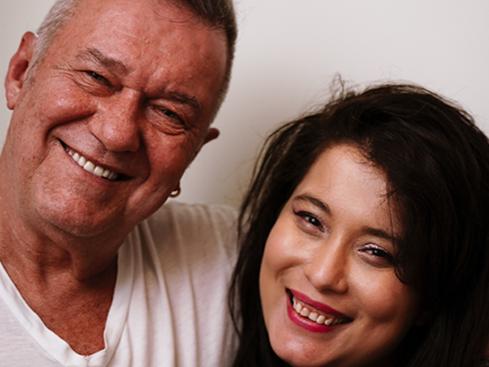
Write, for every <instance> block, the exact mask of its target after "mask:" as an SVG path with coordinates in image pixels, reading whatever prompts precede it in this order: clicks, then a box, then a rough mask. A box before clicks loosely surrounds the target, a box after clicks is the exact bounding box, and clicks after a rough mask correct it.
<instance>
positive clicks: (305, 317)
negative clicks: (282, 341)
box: [287, 289, 352, 333]
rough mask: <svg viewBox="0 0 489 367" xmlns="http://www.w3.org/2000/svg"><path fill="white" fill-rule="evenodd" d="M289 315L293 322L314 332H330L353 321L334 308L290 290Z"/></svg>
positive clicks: (288, 300) (288, 291)
mask: <svg viewBox="0 0 489 367" xmlns="http://www.w3.org/2000/svg"><path fill="white" fill-rule="evenodd" d="M287 294H288V295H289V297H288V298H287V314H288V316H289V318H290V319H291V321H292V322H294V323H295V324H297V325H299V326H301V327H302V328H304V329H306V330H309V331H312V332H322V333H324V332H329V331H332V330H334V329H335V328H336V327H337V326H339V325H343V324H346V323H348V322H351V321H352V319H351V318H349V317H348V316H346V315H344V314H342V313H341V312H339V311H337V310H335V309H334V308H332V307H330V306H328V305H326V304H324V303H321V302H317V301H314V300H312V299H311V298H309V297H307V296H306V295H305V294H303V293H300V292H298V291H295V290H291V289H288V290H287Z"/></svg>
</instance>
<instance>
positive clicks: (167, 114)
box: [154, 106, 187, 128]
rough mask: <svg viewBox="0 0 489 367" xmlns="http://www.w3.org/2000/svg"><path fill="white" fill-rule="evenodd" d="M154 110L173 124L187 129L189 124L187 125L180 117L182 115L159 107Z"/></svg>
mask: <svg viewBox="0 0 489 367" xmlns="http://www.w3.org/2000/svg"><path fill="white" fill-rule="evenodd" d="M154 109H155V110H156V111H157V112H158V114H160V115H161V116H164V117H165V118H168V119H170V120H171V121H172V122H173V123H175V124H177V125H180V126H182V127H183V128H187V124H186V123H185V120H184V119H183V118H182V117H180V115H179V114H178V113H176V112H175V111H173V110H170V109H168V108H164V107H158V106H156V107H154Z"/></svg>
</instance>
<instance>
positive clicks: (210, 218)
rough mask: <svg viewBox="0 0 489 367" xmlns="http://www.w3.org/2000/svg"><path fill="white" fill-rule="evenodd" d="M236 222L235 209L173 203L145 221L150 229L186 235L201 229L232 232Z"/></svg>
mask: <svg viewBox="0 0 489 367" xmlns="http://www.w3.org/2000/svg"><path fill="white" fill-rule="evenodd" d="M236 220H237V211H236V209H234V208H232V207H230V206H227V205H218V204H187V203H180V202H174V201H173V202H169V203H166V204H165V205H163V206H162V207H161V208H160V209H159V210H157V211H156V212H155V213H154V214H153V215H151V216H150V217H149V218H148V219H147V222H148V224H149V225H150V226H151V227H154V226H157V227H160V228H166V229H170V228H179V229H185V233H186V234H192V232H193V231H198V230H199V229H202V227H205V229H207V230H215V231H225V230H228V229H233V230H234V229H235V226H236Z"/></svg>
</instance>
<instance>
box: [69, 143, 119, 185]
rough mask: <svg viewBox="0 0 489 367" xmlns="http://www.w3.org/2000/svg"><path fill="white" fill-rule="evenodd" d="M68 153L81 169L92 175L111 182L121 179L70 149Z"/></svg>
mask: <svg viewBox="0 0 489 367" xmlns="http://www.w3.org/2000/svg"><path fill="white" fill-rule="evenodd" d="M66 152H67V153H68V154H69V155H70V157H71V158H72V159H73V160H74V161H75V162H76V163H77V164H78V165H79V166H80V167H82V168H83V169H84V170H85V171H87V172H90V173H91V174H93V175H95V176H97V177H103V178H106V179H108V180H110V181H114V180H117V178H118V177H119V176H118V174H117V173H115V172H112V171H111V170H109V169H107V168H103V167H100V166H97V165H95V164H94V163H93V162H90V161H89V160H88V159H86V158H85V157H84V156H82V155H81V154H79V153H77V152H75V151H74V150H72V149H70V148H66Z"/></svg>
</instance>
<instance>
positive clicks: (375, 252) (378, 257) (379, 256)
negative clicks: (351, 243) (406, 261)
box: [361, 245, 394, 263]
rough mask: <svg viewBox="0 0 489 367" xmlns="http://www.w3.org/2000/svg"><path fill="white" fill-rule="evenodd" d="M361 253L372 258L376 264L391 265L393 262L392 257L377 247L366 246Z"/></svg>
mask: <svg viewBox="0 0 489 367" xmlns="http://www.w3.org/2000/svg"><path fill="white" fill-rule="evenodd" d="M361 251H362V252H363V253H366V254H367V255H369V256H372V257H373V259H374V260H375V261H378V262H380V261H381V262H387V263H392V262H393V260H394V258H393V256H392V255H391V254H390V253H389V252H388V251H386V250H384V249H383V248H381V247H379V246H374V245H367V246H365V247H364V248H363V249H362V250H361Z"/></svg>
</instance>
